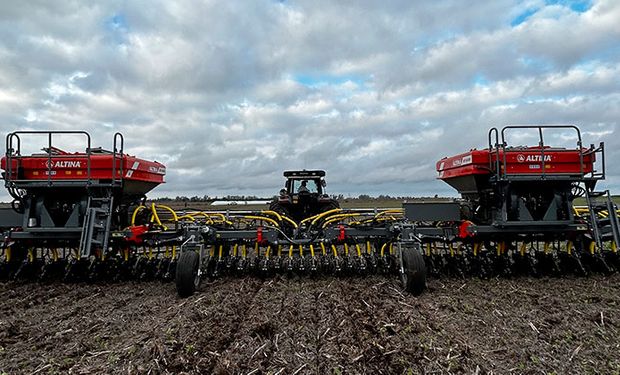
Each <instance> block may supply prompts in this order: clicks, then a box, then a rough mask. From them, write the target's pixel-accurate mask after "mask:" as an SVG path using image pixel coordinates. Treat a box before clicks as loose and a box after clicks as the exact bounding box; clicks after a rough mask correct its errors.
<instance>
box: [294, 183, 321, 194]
mask: <svg viewBox="0 0 620 375" xmlns="http://www.w3.org/2000/svg"><path fill="white" fill-rule="evenodd" d="M304 181H305V182H306V189H308V192H310V193H317V192H318V189H317V186H316V182H315V181H314V180H293V192H294V193H299V192H300V191H302V190H304V189H303V188H302V187H301V186H302V183H303V182H304Z"/></svg>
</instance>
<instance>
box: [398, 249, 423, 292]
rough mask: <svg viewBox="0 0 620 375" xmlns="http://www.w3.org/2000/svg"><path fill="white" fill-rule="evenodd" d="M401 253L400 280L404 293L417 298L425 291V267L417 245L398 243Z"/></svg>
mask: <svg viewBox="0 0 620 375" xmlns="http://www.w3.org/2000/svg"><path fill="white" fill-rule="evenodd" d="M398 247H399V249H400V252H401V257H402V258H401V259H402V262H403V264H402V268H401V272H400V280H401V282H402V283H403V287H404V288H405V290H406V291H408V292H409V293H411V294H413V295H414V296H418V295H420V294H422V292H423V291H424V289H426V265H425V264H424V257H423V256H422V251H421V250H420V245H419V244H417V243H411V244H408V243H398Z"/></svg>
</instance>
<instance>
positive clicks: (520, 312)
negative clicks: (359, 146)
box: [0, 275, 620, 374]
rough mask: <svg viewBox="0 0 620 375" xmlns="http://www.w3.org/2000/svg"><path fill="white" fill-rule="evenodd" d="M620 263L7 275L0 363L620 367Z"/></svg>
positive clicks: (225, 369) (20, 369)
mask: <svg viewBox="0 0 620 375" xmlns="http://www.w3.org/2000/svg"><path fill="white" fill-rule="evenodd" d="M619 283H620V276H618V275H614V276H611V277H602V276H594V277H589V278H562V279H555V278H550V279H529V278H519V279H494V280H487V281H483V280H478V279H467V280H458V279H450V280H431V281H430V283H429V287H430V289H429V291H427V292H426V293H425V294H424V295H422V296H421V297H418V298H416V297H413V296H410V295H406V294H403V293H402V291H401V288H400V286H399V284H398V282H397V280H396V279H395V278H384V277H379V276H373V277H368V278H320V279H310V278H275V279H269V280H261V279H258V278H251V277H248V278H223V279H220V280H216V281H214V282H211V283H207V284H206V285H203V287H202V288H201V291H200V292H199V293H197V294H196V295H195V296H193V297H191V298H187V299H178V298H177V297H176V294H175V290H174V285H173V284H161V283H159V282H152V283H125V284H110V285H104V284H97V285H87V284H79V285H76V284H60V283H55V284H48V285H44V284H36V283H30V284H17V283H6V284H0V373H2V372H6V373H8V374H13V373H33V372H36V373H41V374H45V373H75V374H84V373H112V372H113V373H120V372H123V373H148V372H151V373H166V372H169V373H205V374H208V373H222V374H228V373H243V374H248V373H253V374H268V373H271V374H294V373H296V374H328V373H333V374H344V373H351V374H358V373H362V374H392V373H396V374H400V373H408V372H411V373H420V372H444V373H447V372H452V373H461V372H468V373H469V372H476V371H478V372H480V373H485V372H486V373H490V372H493V373H508V372H515V373H523V372H528V373H529V372H541V371H542V372H556V373H596V372H600V373H613V372H615V373H617V372H619V371H620V355H619V353H620V340H619V339H618V338H619V337H620V335H619V333H620V332H619V326H620V313H619V305H620V287H619V286H618V284H619Z"/></svg>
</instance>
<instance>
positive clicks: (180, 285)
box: [175, 250, 200, 297]
mask: <svg viewBox="0 0 620 375" xmlns="http://www.w3.org/2000/svg"><path fill="white" fill-rule="evenodd" d="M176 268H177V269H176V276H175V281H176V284H177V294H178V295H179V297H189V296H191V295H192V294H194V292H195V291H196V288H197V287H198V284H199V283H200V272H199V270H200V255H198V253H197V252H196V251H193V250H188V251H184V252H182V253H181V256H180V257H179V261H178V262H177V267H176Z"/></svg>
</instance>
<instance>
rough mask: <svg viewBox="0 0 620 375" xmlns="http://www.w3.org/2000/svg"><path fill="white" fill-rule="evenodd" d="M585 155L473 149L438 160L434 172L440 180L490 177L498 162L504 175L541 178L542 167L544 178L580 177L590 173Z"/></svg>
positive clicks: (591, 160)
mask: <svg viewBox="0 0 620 375" xmlns="http://www.w3.org/2000/svg"><path fill="white" fill-rule="evenodd" d="M588 151H589V149H586V148H584V149H582V150H581V151H580V150H575V149H564V148H550V147H545V148H544V149H541V148H540V147H523V148H521V147H520V148H512V149H506V150H505V151H504V150H502V149H500V150H489V149H488V148H487V149H483V150H476V149H473V150H471V151H469V152H465V153H463V154H459V155H456V156H452V157H446V158H443V159H441V160H440V161H438V162H437V172H439V179H441V180H447V179H450V178H454V177H462V176H468V175H475V174H482V175H488V174H491V173H493V171H492V166H493V165H495V164H496V162H499V165H500V169H501V170H502V172H503V173H505V174H518V175H528V174H531V175H540V174H543V164H544V173H545V174H565V175H580V174H586V173H591V172H592V170H593V166H594V162H595V161H596V160H595V156H594V154H593V153H589V152H588ZM504 158H505V164H504ZM543 158H544V163H543ZM504 165H505V170H504V167H503V166H504Z"/></svg>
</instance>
